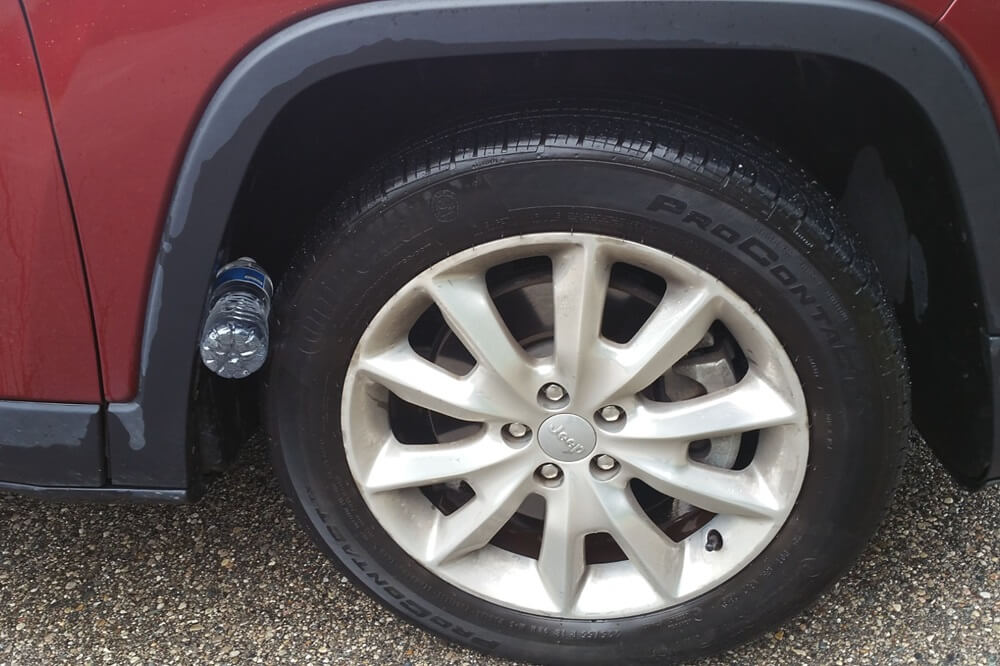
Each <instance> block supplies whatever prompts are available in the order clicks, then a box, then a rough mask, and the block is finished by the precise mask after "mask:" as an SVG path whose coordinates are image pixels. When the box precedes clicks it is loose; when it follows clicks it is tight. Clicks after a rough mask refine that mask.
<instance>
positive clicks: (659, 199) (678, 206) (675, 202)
mask: <svg viewBox="0 0 1000 666" xmlns="http://www.w3.org/2000/svg"><path fill="white" fill-rule="evenodd" d="M646 210H651V211H658V210H664V211H666V212H668V213H673V214H674V215H680V214H681V213H683V212H684V211H685V210H687V204H686V203H684V202H683V201H681V200H680V199H674V198H673V197H668V196H666V195H664V194H657V195H656V198H655V199H653V202H652V203H651V204H649V206H647V208H646Z"/></svg>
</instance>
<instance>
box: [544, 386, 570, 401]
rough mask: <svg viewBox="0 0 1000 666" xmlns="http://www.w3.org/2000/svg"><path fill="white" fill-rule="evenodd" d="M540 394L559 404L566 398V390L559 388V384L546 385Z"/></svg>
mask: <svg viewBox="0 0 1000 666" xmlns="http://www.w3.org/2000/svg"><path fill="white" fill-rule="evenodd" d="M542 393H544V394H545V397H546V398H548V399H549V400H551V401H552V402H559V401H560V400H562V399H563V398H565V397H566V389H564V388H563V387H562V386H559V384H546V385H545V386H544V387H543V388H542Z"/></svg>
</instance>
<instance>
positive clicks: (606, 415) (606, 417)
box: [598, 405, 625, 423]
mask: <svg viewBox="0 0 1000 666" xmlns="http://www.w3.org/2000/svg"><path fill="white" fill-rule="evenodd" d="M598 413H599V414H600V416H601V420H603V421H607V422H608V423H614V422H615V421H617V420H618V419H620V418H621V417H622V416H624V415H625V412H624V411H622V408H621V407H618V406H617V405H608V406H607V407H601V411H600V412H598Z"/></svg>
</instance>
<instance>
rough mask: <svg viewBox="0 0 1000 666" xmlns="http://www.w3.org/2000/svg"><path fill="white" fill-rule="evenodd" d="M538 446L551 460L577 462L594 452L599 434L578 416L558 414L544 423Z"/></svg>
mask: <svg viewBox="0 0 1000 666" xmlns="http://www.w3.org/2000/svg"><path fill="white" fill-rule="evenodd" d="M538 444H539V445H540V446H541V447H542V450H543V451H545V453H547V454H548V455H549V457H551V458H555V459H556V460H562V461H564V462H575V461H577V460H582V459H583V458H586V457H587V456H589V455H590V453H591V451H593V450H594V447H595V446H596V445H597V433H595V432H594V429H593V428H592V427H591V425H590V424H589V423H587V421H585V420H584V419H582V418H580V417H579V416H577V415H576V414H556V415H555V416H550V417H549V418H547V419H545V421H544V422H543V423H542V427H541V428H540V429H539V431H538Z"/></svg>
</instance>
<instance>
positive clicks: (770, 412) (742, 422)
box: [619, 370, 802, 443]
mask: <svg viewBox="0 0 1000 666" xmlns="http://www.w3.org/2000/svg"><path fill="white" fill-rule="evenodd" d="M801 418H802V415H801V414H800V413H799V412H798V410H796V408H795V407H794V406H793V405H792V404H791V402H790V401H789V399H787V398H785V397H784V396H783V395H782V394H781V393H780V392H779V391H778V390H777V389H775V388H774V387H773V386H772V385H771V384H770V383H769V382H768V381H767V380H766V379H764V378H763V377H761V376H760V375H759V374H757V373H756V372H754V371H753V370H751V371H750V372H748V373H747V375H746V377H744V378H743V379H742V380H740V382H739V383H738V384H736V385H735V386H731V387H729V388H725V389H722V390H719V391H715V392H713V393H709V394H708V395H704V396H701V397H699V398H692V399H690V400H683V401H681V402H673V403H645V404H643V405H641V406H640V407H639V408H638V409H637V410H636V414H635V416H634V417H633V418H631V419H630V420H629V422H628V423H627V424H626V426H625V429H624V430H623V431H622V432H621V433H619V436H620V437H621V438H623V439H637V440H676V441H682V442H685V443H686V442H691V441H694V440H698V439H708V438H711V437H718V436H720V435H728V434H733V433H743V432H748V431H750V430H759V429H761V428H767V427H770V426H776V425H785V424H789V423H795V422H796V421H798V420H800V419H801Z"/></svg>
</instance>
